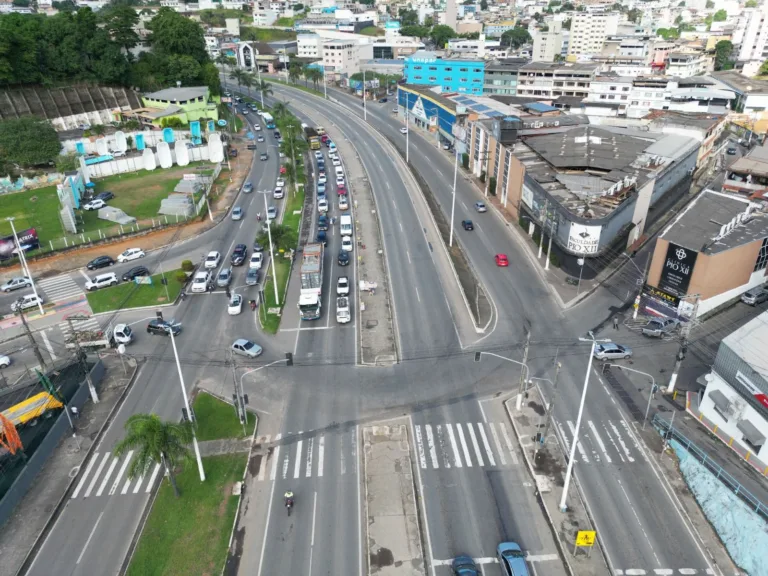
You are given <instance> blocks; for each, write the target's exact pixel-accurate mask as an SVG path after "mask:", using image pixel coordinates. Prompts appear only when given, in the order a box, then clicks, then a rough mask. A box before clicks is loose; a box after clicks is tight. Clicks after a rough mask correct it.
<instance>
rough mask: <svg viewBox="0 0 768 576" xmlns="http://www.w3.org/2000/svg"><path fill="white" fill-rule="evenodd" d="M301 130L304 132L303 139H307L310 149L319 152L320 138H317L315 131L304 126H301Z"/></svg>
mask: <svg viewBox="0 0 768 576" xmlns="http://www.w3.org/2000/svg"><path fill="white" fill-rule="evenodd" d="M301 128H302V130H304V138H306V139H307V142H308V143H309V147H310V149H312V150H320V136H318V134H317V130H315V129H314V128H312V126H307V125H306V124H302V125H301Z"/></svg>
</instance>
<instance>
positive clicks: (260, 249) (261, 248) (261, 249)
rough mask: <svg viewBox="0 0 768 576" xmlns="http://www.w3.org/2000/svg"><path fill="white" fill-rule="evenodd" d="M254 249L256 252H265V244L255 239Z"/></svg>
mask: <svg viewBox="0 0 768 576" xmlns="http://www.w3.org/2000/svg"><path fill="white" fill-rule="evenodd" d="M253 251H254V252H264V246H262V245H261V244H259V243H258V242H257V241H256V240H254V241H253Z"/></svg>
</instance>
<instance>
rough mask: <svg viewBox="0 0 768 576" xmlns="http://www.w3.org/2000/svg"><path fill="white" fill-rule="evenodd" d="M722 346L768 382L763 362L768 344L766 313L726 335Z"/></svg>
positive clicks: (766, 368) (767, 318) (767, 368)
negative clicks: (726, 347)
mask: <svg viewBox="0 0 768 576" xmlns="http://www.w3.org/2000/svg"><path fill="white" fill-rule="evenodd" d="M723 344H725V345H726V346H728V348H730V349H731V350H733V352H734V353H735V354H737V355H738V356H739V357H740V358H741V359H742V360H744V362H746V363H747V364H749V365H750V367H751V368H752V369H753V370H754V371H755V372H757V373H758V374H760V376H762V377H763V378H765V379H766V380H768V366H766V362H765V349H766V345H767V344H768V313H766V312H764V313H762V314H760V316H758V317H757V318H753V319H752V320H750V321H749V322H747V323H746V324H744V326H742V327H741V328H739V329H738V330H735V331H733V332H731V333H730V334H728V336H726V337H725V338H723Z"/></svg>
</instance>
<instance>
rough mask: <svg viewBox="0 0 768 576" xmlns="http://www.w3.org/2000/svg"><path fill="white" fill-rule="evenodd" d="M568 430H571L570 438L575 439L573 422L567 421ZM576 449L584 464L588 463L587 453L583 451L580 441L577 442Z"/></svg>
mask: <svg viewBox="0 0 768 576" xmlns="http://www.w3.org/2000/svg"><path fill="white" fill-rule="evenodd" d="M568 428H570V430H571V438H575V437H576V426H574V425H573V422H572V421H570V420H568ZM576 448H578V449H579V454H581V459H582V460H583V461H584V462H587V463H588V462H589V458H587V452H586V451H585V450H584V448H583V447H582V445H581V440H579V441H578V442H577V444H576Z"/></svg>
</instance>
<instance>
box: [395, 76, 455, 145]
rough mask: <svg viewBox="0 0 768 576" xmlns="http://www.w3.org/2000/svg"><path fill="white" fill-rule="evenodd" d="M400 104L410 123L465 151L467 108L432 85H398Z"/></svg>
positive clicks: (439, 141) (400, 111)
mask: <svg viewBox="0 0 768 576" xmlns="http://www.w3.org/2000/svg"><path fill="white" fill-rule="evenodd" d="M397 105H398V110H399V113H400V114H403V115H404V116H405V120H406V122H407V123H408V126H417V127H418V128H420V129H422V130H425V131H427V132H430V133H432V134H434V135H435V139H436V141H437V142H438V143H441V144H448V145H450V146H456V147H457V149H459V152H463V151H464V148H463V146H464V142H465V140H466V126H467V111H466V110H465V109H460V108H458V107H457V105H456V103H455V102H453V101H452V100H451V99H449V98H446V97H445V96H442V95H440V94H435V93H434V92H431V91H430V90H429V89H428V88H422V87H420V86H408V85H402V84H401V85H399V86H398V87H397Z"/></svg>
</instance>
